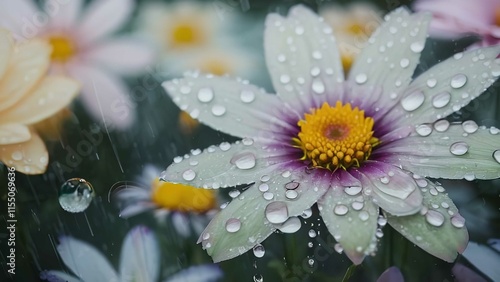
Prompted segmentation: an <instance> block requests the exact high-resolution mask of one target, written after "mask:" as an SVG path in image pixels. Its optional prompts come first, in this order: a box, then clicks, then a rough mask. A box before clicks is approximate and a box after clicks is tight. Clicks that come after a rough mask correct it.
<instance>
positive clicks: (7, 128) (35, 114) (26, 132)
mask: <svg viewBox="0 0 500 282" xmlns="http://www.w3.org/2000/svg"><path fill="white" fill-rule="evenodd" d="M51 52H52V48H51V46H50V44H49V43H47V42H45V41H41V40H31V41H25V42H22V43H17V44H16V43H14V40H13V39H12V36H11V34H10V33H9V32H8V31H6V30H3V29H0V161H1V162H2V163H4V164H5V165H7V166H12V167H15V169H16V170H17V171H19V172H22V173H25V174H41V173H44V172H45V170H46V168H47V164H48V153H47V149H46V147H45V144H44V143H43V141H42V139H41V138H40V137H39V136H38V134H37V133H36V131H34V130H33V129H32V128H31V125H33V124H35V123H37V122H40V121H42V120H44V119H47V118H48V117H50V116H52V115H54V114H55V113H57V112H58V111H60V110H61V109H63V108H64V107H66V106H67V105H68V104H69V103H70V102H71V100H72V99H73V98H74V97H75V96H76V95H77V94H78V91H79V89H80V87H79V84H78V83H77V82H76V81H74V80H72V79H69V78H66V77H64V76H59V75H46V74H47V71H48V68H49V64H50V54H51Z"/></svg>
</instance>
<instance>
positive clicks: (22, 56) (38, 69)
mask: <svg viewBox="0 0 500 282" xmlns="http://www.w3.org/2000/svg"><path fill="white" fill-rule="evenodd" d="M51 50H52V49H51V47H50V45H49V44H48V43H46V42H44V41H40V40H31V41H26V42H23V43H20V44H18V45H17V46H16V48H15V49H14V53H13V54H12V57H11V59H10V64H9V68H8V69H7V71H6V72H5V74H4V76H3V77H1V80H0V111H2V110H4V109H8V108H10V107H11V106H12V105H14V104H15V103H16V102H18V101H19V100H20V99H21V98H23V97H24V96H25V95H26V94H27V93H28V92H29V91H30V90H32V89H33V87H34V86H35V85H36V83H37V82H38V81H39V80H40V79H41V78H42V76H43V75H44V74H45V73H46V72H47V70H48V68H49V64H50V53H51Z"/></svg>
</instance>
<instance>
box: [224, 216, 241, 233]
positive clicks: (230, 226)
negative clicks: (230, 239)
mask: <svg viewBox="0 0 500 282" xmlns="http://www.w3.org/2000/svg"><path fill="white" fill-rule="evenodd" d="M240 228H241V221H240V220H239V219H237V218H230V219H228V220H227V221H226V231H227V232H229V233H235V232H238V231H239V230H240Z"/></svg>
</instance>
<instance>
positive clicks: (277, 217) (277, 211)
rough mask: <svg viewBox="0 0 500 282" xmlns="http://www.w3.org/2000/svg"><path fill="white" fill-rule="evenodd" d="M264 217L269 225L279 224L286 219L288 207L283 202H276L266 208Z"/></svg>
mask: <svg viewBox="0 0 500 282" xmlns="http://www.w3.org/2000/svg"><path fill="white" fill-rule="evenodd" d="M265 215H266V218H267V220H268V221H269V222H270V223H274V224H280V223H283V222H285V221H286V220H287V219H288V207H287V206H286V203H285V202H281V201H276V202H272V203H269V204H268V205H267V206H266V210H265Z"/></svg>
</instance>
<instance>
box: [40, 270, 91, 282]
mask: <svg viewBox="0 0 500 282" xmlns="http://www.w3.org/2000/svg"><path fill="white" fill-rule="evenodd" d="M40 279H42V280H46V281H49V282H61V281H64V282H82V280H80V279H78V278H76V277H74V276H71V275H69V274H67V273H65V272H62V271H58V270H49V271H42V273H40Z"/></svg>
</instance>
